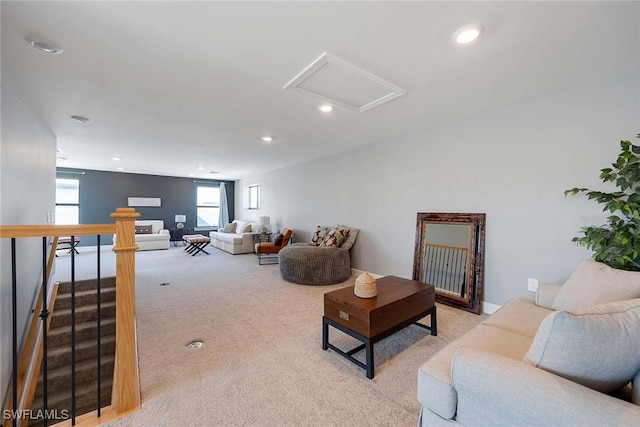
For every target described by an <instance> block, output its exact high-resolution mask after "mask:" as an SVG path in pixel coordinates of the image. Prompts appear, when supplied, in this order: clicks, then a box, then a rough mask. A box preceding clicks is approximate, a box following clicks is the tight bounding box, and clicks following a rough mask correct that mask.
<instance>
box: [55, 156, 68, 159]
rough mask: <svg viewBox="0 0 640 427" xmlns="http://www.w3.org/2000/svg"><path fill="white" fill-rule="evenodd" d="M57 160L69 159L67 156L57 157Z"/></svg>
mask: <svg viewBox="0 0 640 427" xmlns="http://www.w3.org/2000/svg"><path fill="white" fill-rule="evenodd" d="M56 159H57V160H69V158H67V157H65V156H57V157H56Z"/></svg>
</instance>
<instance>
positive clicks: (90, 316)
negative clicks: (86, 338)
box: [50, 301, 116, 329]
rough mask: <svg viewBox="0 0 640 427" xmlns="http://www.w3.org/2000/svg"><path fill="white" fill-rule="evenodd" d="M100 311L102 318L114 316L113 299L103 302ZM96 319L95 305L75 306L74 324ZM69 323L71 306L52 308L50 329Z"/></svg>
mask: <svg viewBox="0 0 640 427" xmlns="http://www.w3.org/2000/svg"><path fill="white" fill-rule="evenodd" d="M100 313H101V316H102V318H103V319H105V318H108V317H115V315H116V303H115V301H109V302H105V303H104V304H101V306H100ZM97 319H98V313H97V309H96V307H95V306H85V307H78V306H76V325H77V324H78V323H85V322H90V321H95V320H97ZM68 325H71V308H63V309H61V310H57V309H55V308H54V310H53V317H52V319H51V326H50V329H55V328H59V327H62V326H68Z"/></svg>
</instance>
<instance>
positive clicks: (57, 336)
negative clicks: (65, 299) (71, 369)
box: [47, 317, 116, 351]
mask: <svg viewBox="0 0 640 427" xmlns="http://www.w3.org/2000/svg"><path fill="white" fill-rule="evenodd" d="M97 331H98V328H97V320H93V321H91V322H84V323H77V324H76V343H78V342H82V341H93V342H94V343H95V342H96V340H97V334H96V332H97ZM100 331H101V333H100V335H101V337H102V339H104V338H105V337H108V336H110V335H115V333H116V319H115V318H113V317H107V318H106V319H101V320H100ZM70 345H71V325H70V324H69V325H67V326H60V327H58V328H55V329H52V330H50V331H49V333H48V334H47V346H48V348H49V351H51V350H53V349H55V348H58V347H67V348H68V347H69V346H70Z"/></svg>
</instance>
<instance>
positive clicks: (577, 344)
mask: <svg viewBox="0 0 640 427" xmlns="http://www.w3.org/2000/svg"><path fill="white" fill-rule="evenodd" d="M418 400H419V401H420V403H421V404H422V411H421V414H420V423H419V425H420V426H425V427H426V426H430V427H431V426H444V425H446V426H451V425H452V424H456V425H465V426H482V425H486V426H496V425H513V426H531V425H545V426H569V425H571V426H573V425H575V426H578V425H579V426H603V425H610V426H614V425H615V426H627V425H629V426H630V425H636V426H637V425H640V424H638V423H640V406H638V405H640V273H639V272H628V271H621V270H614V269H612V268H610V267H608V266H606V265H604V264H601V263H598V262H595V261H593V260H586V261H585V262H584V263H582V264H581V265H580V266H579V267H578V269H577V270H576V271H575V272H574V273H573V274H572V276H571V277H570V278H569V279H568V280H567V281H566V282H565V284H564V285H563V286H559V285H551V284H541V285H540V287H539V289H538V293H537V296H536V301H535V302H534V301H531V300H529V299H526V298H515V299H513V300H511V301H509V302H507V303H506V304H505V305H504V306H503V307H502V308H500V309H499V310H498V311H497V312H496V313H494V314H493V315H491V316H490V317H489V318H488V319H487V320H485V321H484V322H482V323H481V324H480V325H478V326H477V327H475V328H474V329H472V330H471V331H469V332H468V333H466V334H465V335H463V336H462V337H460V338H459V339H457V340H455V341H454V342H452V343H451V344H449V345H448V346H447V347H445V348H444V349H443V350H441V351H440V352H439V353H437V354H436V355H435V356H433V357H432V358H431V359H430V360H429V361H427V362H426V363H425V364H423V365H422V366H421V367H420V369H419V370H418Z"/></svg>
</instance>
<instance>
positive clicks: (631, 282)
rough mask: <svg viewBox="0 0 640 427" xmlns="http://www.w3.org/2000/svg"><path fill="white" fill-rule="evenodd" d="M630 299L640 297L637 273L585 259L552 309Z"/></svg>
mask: <svg viewBox="0 0 640 427" xmlns="http://www.w3.org/2000/svg"><path fill="white" fill-rule="evenodd" d="M631 298H640V272H637V271H625V270H617V269H615V268H611V267H609V266H608V265H606V264H603V263H601V262H597V261H595V260H593V259H587V260H585V261H584V262H583V263H582V264H580V265H579V266H578V268H577V269H576V271H574V273H573V274H572V275H571V277H569V279H568V280H567V281H566V282H565V283H564V285H562V287H561V288H560V290H559V291H558V294H557V295H556V297H555V298H554V300H553V304H552V305H551V307H552V308H553V309H554V310H570V309H572V308H579V307H588V306H592V305H596V304H604V303H607V302H613V301H622V300H627V299H631Z"/></svg>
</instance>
